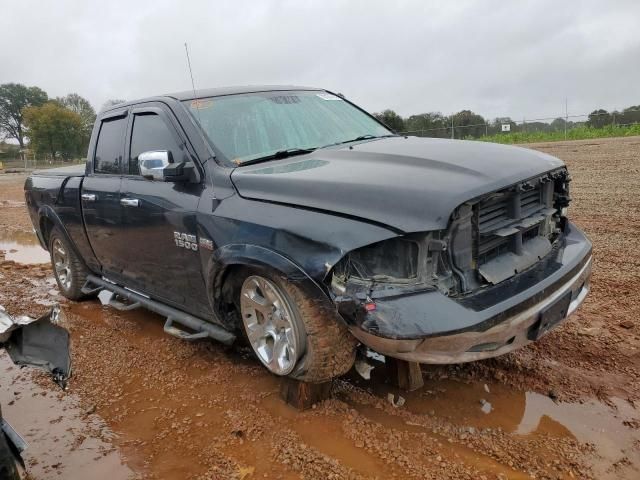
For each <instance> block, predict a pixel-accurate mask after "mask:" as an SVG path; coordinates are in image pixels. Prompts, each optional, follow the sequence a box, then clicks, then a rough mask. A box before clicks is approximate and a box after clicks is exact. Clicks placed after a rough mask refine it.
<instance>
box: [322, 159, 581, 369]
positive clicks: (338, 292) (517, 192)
mask: <svg viewBox="0 0 640 480" xmlns="http://www.w3.org/2000/svg"><path fill="white" fill-rule="evenodd" d="M569 182H570V178H569V175H568V173H567V171H566V169H564V168H560V169H556V170H553V171H551V172H548V173H546V174H543V175H540V176H537V177H534V178H531V179H528V180H526V181H522V182H519V183H517V184H514V185H511V186H510V187H507V188H504V189H501V190H499V191H496V192H491V193H489V194H486V195H482V196H480V197H477V198H474V199H471V200H469V201H467V202H465V203H463V204H462V205H460V206H459V207H458V208H457V209H455V211H454V212H453V214H452V215H451V218H450V220H449V224H448V227H447V229H446V230H442V231H434V232H426V233H412V234H409V235H405V236H401V237H397V238H393V239H390V240H386V241H383V242H379V243H375V244H372V245H369V246H366V247H363V248H360V249H357V250H354V251H352V252H349V253H348V254H347V255H345V256H344V257H343V258H342V259H341V260H340V262H338V263H337V264H336V265H335V266H334V268H333V270H332V272H331V276H330V277H329V278H330V283H331V290H332V292H333V294H334V295H335V299H334V300H335V302H336V305H337V306H338V310H339V312H340V314H341V315H342V317H343V318H344V319H345V320H346V321H347V323H348V324H349V326H350V328H351V330H352V333H353V334H354V335H355V336H356V337H357V338H358V339H360V340H361V341H362V342H363V343H365V344H366V345H368V346H369V347H370V348H372V349H373V350H376V351H378V352H379V353H383V354H388V355H391V356H395V357H397V358H404V359H407V360H415V361H421V362H423V363H457V362H464V361H470V360H476V359H479V358H487V357H490V356H495V355H500V354H502V353H506V352H507V351H510V350H513V349H514V348H517V347H518V346H521V345H523V344H525V343H527V342H529V341H531V340H535V339H537V338H538V337H539V336H540V335H542V334H543V333H546V331H548V330H549V329H550V328H552V327H553V326H555V325H557V324H559V323H560V322H561V321H562V320H564V318H566V317H567V316H568V315H569V314H570V313H571V312H572V311H573V310H575V308H577V306H578V305H579V304H580V303H581V302H582V300H583V299H584V297H585V296H586V292H587V291H588V286H589V282H588V280H589V274H590V268H591V244H590V242H589V241H588V239H586V237H584V235H583V234H582V232H580V231H579V230H578V229H577V228H576V227H575V226H573V225H572V224H571V223H570V222H568V220H567V218H566V208H567V206H568V204H569V201H570V198H569V188H568V185H569ZM560 293H561V294H562V295H560ZM556 297H558V298H560V297H561V298H560V299H557V298H556ZM556 301H557V302H556ZM556 303H557V304H556ZM552 307H555V310H554V312H555V313H553V315H552V314H546V317H545V318H544V319H542V318H541V315H543V313H544V310H545V309H551V308H552ZM522 312H526V314H523V313H522ZM551 317H553V318H551ZM541 322H542V323H541ZM541 325H542V326H541ZM543 327H544V328H543Z"/></svg>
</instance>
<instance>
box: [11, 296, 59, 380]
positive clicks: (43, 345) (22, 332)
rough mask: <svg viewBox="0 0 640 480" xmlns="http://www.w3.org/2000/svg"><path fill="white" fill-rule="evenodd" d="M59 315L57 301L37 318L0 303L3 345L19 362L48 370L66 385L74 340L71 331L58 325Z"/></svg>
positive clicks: (17, 362)
mask: <svg viewBox="0 0 640 480" xmlns="http://www.w3.org/2000/svg"><path fill="white" fill-rule="evenodd" d="M59 318H60V308H59V307H58V306H57V305H56V306H55V307H53V308H52V309H51V311H50V312H49V313H47V314H45V315H43V316H41V317H40V318H37V319H32V318H30V317H17V318H15V319H14V318H12V317H10V316H9V315H8V314H7V313H6V312H5V311H4V309H1V307H0V347H2V346H3V347H4V348H5V349H6V350H7V353H8V354H9V357H10V358H11V360H12V361H13V363H15V364H16V365H21V366H22V365H28V366H31V367H37V368H41V369H43V370H46V371H48V372H50V373H51V376H52V378H53V381H54V382H55V383H57V384H58V385H60V387H62V389H65V388H66V386H67V380H68V379H69V377H70V376H71V355H70V352H69V343H70V342H69V332H67V330H66V329H64V328H63V327H61V326H59V325H58V321H59Z"/></svg>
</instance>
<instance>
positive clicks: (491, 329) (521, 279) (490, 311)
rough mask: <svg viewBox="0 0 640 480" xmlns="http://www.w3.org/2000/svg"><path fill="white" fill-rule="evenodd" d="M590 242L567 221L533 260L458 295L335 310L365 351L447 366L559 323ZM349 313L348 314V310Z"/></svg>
mask: <svg viewBox="0 0 640 480" xmlns="http://www.w3.org/2000/svg"><path fill="white" fill-rule="evenodd" d="M591 263H592V260H591V242H590V241H589V240H588V239H587V238H586V237H585V235H584V234H583V233H582V232H581V231H580V230H579V229H578V228H576V227H575V226H574V225H572V224H570V223H569V224H568V225H567V228H566V231H565V236H564V239H563V241H562V242H561V244H560V245H557V246H556V248H554V249H553V250H552V251H551V252H550V253H549V254H548V255H547V256H546V257H544V258H543V259H542V260H540V261H539V262H538V263H537V264H536V265H534V266H532V267H531V268H529V269H528V270H525V271H523V272H521V273H519V274H518V275H515V276H514V277H512V278H511V279H509V280H506V281H504V282H501V283H500V284H498V285H495V286H491V287H488V288H485V289H483V290H480V291H479V292H476V293H474V294H472V295H469V296H467V297H462V298H457V299H454V298H449V297H447V296H445V295H443V294H442V293H440V292H439V291H437V290H427V291H421V292H413V293H410V294H402V295H398V296H384V297H379V298H375V297H372V300H373V302H374V303H375V307H374V308H373V307H372V308H370V309H366V308H362V309H358V310H357V314H351V315H349V314H347V315H345V313H344V311H343V310H344V309H343V308H340V307H341V306H340V305H339V309H340V310H341V313H342V315H343V317H344V318H345V320H346V321H347V323H348V324H349V327H350V330H351V332H352V334H353V335H354V336H355V337H356V338H357V339H358V340H360V341H361V342H362V343H363V344H365V345H367V346H368V347H369V348H371V349H372V350H374V351H376V352H378V353H381V354H383V355H388V356H390V357H395V358H399V359H402V360H407V361H412V362H419V363H433V364H450V363H463V362H470V361H474V360H481V359H484V358H490V357H495V356H498V355H503V354H505V353H508V352H510V351H512V350H514V349H516V348H519V347H521V346H523V345H526V344H527V343H530V342H532V341H535V340H537V339H538V338H540V337H541V336H543V335H544V334H546V333H547V332H548V331H549V330H551V329H552V328H554V327H556V326H558V325H560V324H561V323H563V322H564V321H565V320H566V318H567V317H568V316H569V315H571V314H572V313H573V312H574V311H575V310H576V309H577V308H578V306H579V305H580V304H581V303H582V302H583V301H584V299H585V297H586V296H587V293H588V292H589V280H590V276H591ZM349 313H352V312H349Z"/></svg>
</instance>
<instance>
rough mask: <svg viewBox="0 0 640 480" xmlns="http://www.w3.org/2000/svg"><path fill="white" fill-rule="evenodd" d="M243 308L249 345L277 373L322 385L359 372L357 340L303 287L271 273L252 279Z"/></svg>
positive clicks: (244, 294)
mask: <svg viewBox="0 0 640 480" xmlns="http://www.w3.org/2000/svg"><path fill="white" fill-rule="evenodd" d="M239 305H240V314H241V316H242V325H243V328H244V331H245V334H246V337H247V339H248V341H249V344H250V345H251V347H252V348H253V351H254V353H255V354H256V356H257V357H258V359H259V360H260V361H261V362H262V364H263V365H264V366H265V367H267V369H268V370H269V371H270V372H271V373H274V374H275V375H281V376H285V375H288V376H290V377H292V378H295V379H296V380H300V381H304V382H310V383H322V382H325V381H328V380H330V379H331V378H333V377H338V376H340V375H343V374H345V373H346V372H347V371H349V369H350V368H351V367H352V366H353V363H354V361H355V347H356V345H357V340H356V339H355V338H354V337H353V336H352V335H351V333H349V331H348V330H347V328H346V327H345V326H344V325H343V324H342V323H341V322H340V320H339V319H338V318H337V314H336V313H335V312H333V311H325V310H323V309H321V308H319V307H318V305H317V302H314V301H313V300H311V299H310V298H309V297H308V296H307V295H305V294H304V292H303V291H302V290H301V289H300V288H298V287H297V286H295V285H293V284H291V283H289V282H286V281H285V280H283V279H281V278H279V277H277V276H275V275H270V274H268V273H266V272H260V274H250V275H249V276H247V277H246V279H245V280H244V282H243V284H242V287H241V288H240V301H239Z"/></svg>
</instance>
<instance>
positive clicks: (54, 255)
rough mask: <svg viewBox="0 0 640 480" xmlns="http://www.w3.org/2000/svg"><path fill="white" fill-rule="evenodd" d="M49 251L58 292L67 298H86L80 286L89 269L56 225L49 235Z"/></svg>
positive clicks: (84, 280)
mask: <svg viewBox="0 0 640 480" xmlns="http://www.w3.org/2000/svg"><path fill="white" fill-rule="evenodd" d="M49 253H50V254H51V266H52V267H53V274H54V276H55V278H56V282H57V283H58V288H59V289H60V293H62V295H64V296H65V297H66V298H68V299H69V300H82V299H85V298H87V295H85V294H84V293H82V287H83V286H84V284H85V282H86V280H87V275H89V271H88V270H87V268H86V267H85V266H84V263H82V260H80V259H79V258H78V256H77V255H76V253H75V251H74V250H73V249H72V248H71V246H70V245H69V242H68V240H67V238H66V237H65V236H64V235H63V234H62V232H61V231H60V229H59V228H58V227H54V228H53V230H51V234H50V235H49Z"/></svg>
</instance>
